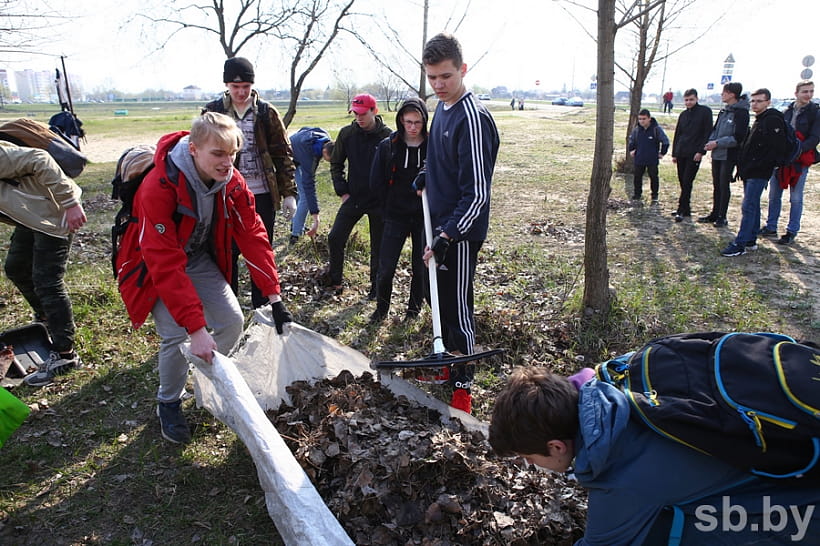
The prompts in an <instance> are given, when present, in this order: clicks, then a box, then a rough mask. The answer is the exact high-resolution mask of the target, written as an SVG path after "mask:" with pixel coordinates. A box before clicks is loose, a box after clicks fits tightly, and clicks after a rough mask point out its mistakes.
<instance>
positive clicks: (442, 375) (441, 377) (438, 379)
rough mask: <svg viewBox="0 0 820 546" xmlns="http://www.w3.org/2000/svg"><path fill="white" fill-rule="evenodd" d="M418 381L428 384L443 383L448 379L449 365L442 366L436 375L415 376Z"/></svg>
mask: <svg viewBox="0 0 820 546" xmlns="http://www.w3.org/2000/svg"><path fill="white" fill-rule="evenodd" d="M416 381H418V382H419V383H426V384H428V385H443V384H445V383H448V382H449V381H450V366H443V367H442V368H441V371H440V372H439V373H438V375H434V376H429V375H420V376H418V377H417V378H416Z"/></svg>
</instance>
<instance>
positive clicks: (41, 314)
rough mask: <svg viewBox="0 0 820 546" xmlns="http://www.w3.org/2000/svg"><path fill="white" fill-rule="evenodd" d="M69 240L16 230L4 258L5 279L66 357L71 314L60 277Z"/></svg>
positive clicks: (70, 340)
mask: <svg viewBox="0 0 820 546" xmlns="http://www.w3.org/2000/svg"><path fill="white" fill-rule="evenodd" d="M70 249H71V237H69V238H68V239H61V238H59V237H52V236H51V235H46V234H45V233H40V232H39V231H34V230H31V229H29V228H27V227H23V226H17V227H16V228H15V229H14V233H13V234H12V236H11V243H10V244H9V251H8V254H7V255H6V265H5V269H6V276H7V277H8V278H9V280H11V282H13V283H14V285H15V286H16V287H17V289H18V290H20V292H21V293H22V294H23V297H24V298H26V301H27V302H28V304H29V305H30V306H31V308H32V309H34V315H35V317H36V318H37V319H38V320H43V319H45V321H46V324H47V325H48V331H49V333H50V334H51V340H52V345H53V349H54V350H55V351H58V352H61V353H66V352H68V351H71V350H72V349H73V348H74V312H73V310H72V308H71V300H70V299H69V297H68V290H67V289H66V286H65V282H63V277H64V276H65V271H66V263H68V252H69V250H70Z"/></svg>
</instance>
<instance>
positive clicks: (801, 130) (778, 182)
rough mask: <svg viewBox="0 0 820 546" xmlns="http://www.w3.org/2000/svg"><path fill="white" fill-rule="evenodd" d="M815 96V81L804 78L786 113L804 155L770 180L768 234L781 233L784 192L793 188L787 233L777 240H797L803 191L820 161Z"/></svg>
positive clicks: (763, 231)
mask: <svg viewBox="0 0 820 546" xmlns="http://www.w3.org/2000/svg"><path fill="white" fill-rule="evenodd" d="M813 96H814V83H813V82H810V81H807V80H804V81H801V82H800V83H798V84H797V88H796V89H795V92H794V98H795V101H794V102H792V103H791V104H790V105H789V108H788V109H787V110H786V112H785V113H784V114H783V116H784V118H785V120H786V123H790V124H791V126H792V127H793V128H794V131H795V134H796V135H797V138H799V139H800V140H801V141H802V142H801V143H800V157H798V158H797V161H795V162H794V163H792V164H791V165H786V166H784V167H781V168H779V169H777V171H776V176H773V177H772V179H771V180H770V181H769V215H768V218H767V220H766V225H765V226H763V227H762V228H761V229H760V234H761V235H763V236H764V237H776V236H777V220H778V219H779V218H780V209H781V206H782V198H783V191H784V190H785V189H786V188H788V189H789V204H790V208H789V223H788V224H786V233H784V234H783V236H782V237H780V239H778V240H777V242H778V243H779V244H781V245H789V244H791V243H793V242H794V238H795V237H797V232H798V231H800V218H801V217H802V216H803V190H804V188H805V186H806V177H807V176H808V174H809V167H810V166H811V165H813V164H814V163H817V161H818V160H820V155H818V153H817V144H818V142H820V115H818V114H820V108H818V106H817V103H815V102H813V101H812V100H811V99H812V97H813Z"/></svg>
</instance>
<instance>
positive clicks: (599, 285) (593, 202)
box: [583, 0, 617, 316]
mask: <svg viewBox="0 0 820 546" xmlns="http://www.w3.org/2000/svg"><path fill="white" fill-rule="evenodd" d="M616 30H617V27H616V26H615V0H598V89H597V100H598V104H597V111H596V113H597V120H596V125H595V155H594V158H593V160H592V177H591V179H590V185H589V196H588V198H587V222H586V235H585V238H584V299H583V302H584V314H585V315H588V316H589V315H592V314H594V313H605V314H606V313H608V312H609V306H610V294H609V268H608V265H607V245H606V205H607V201H608V200H609V194H610V192H611V191H612V188H611V186H610V181H611V178H612V148H613V140H614V139H613V136H612V131H613V128H614V125H615V110H614V109H615V100H614V91H615V32H616Z"/></svg>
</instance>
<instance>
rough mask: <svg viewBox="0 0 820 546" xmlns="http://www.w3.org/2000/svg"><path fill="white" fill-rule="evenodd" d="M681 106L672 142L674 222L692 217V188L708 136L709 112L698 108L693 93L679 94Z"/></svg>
mask: <svg viewBox="0 0 820 546" xmlns="http://www.w3.org/2000/svg"><path fill="white" fill-rule="evenodd" d="M683 104H684V106H685V107H686V109H685V110H684V111H683V112H681V113H680V115H679V116H678V123H677V125H675V138H674V140H673V142H672V163H674V164H675V165H676V166H677V168H678V182H679V183H680V197H679V198H678V208H677V209H676V210H675V212H673V213H672V215H673V216H674V217H675V221H676V222H682V221H683V219H684V218H689V217H690V216H691V215H692V204H691V199H692V184H693V183H694V181H695V177H696V176H697V175H698V169H700V161H701V159H703V156H704V154H706V150H705V149H704V147H703V146H704V145H705V144H706V141H707V140H708V138H709V133H711V132H712V109H711V108H709V107H708V106H705V105H703V104H698V92H697V90H695V89H687V90H686V91H685V92H684V93H683Z"/></svg>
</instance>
